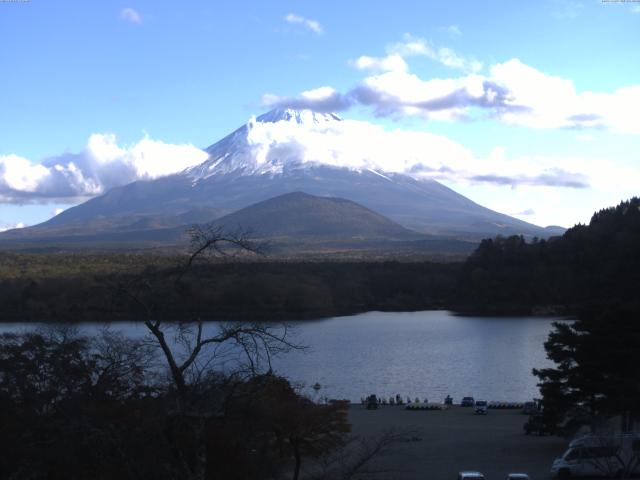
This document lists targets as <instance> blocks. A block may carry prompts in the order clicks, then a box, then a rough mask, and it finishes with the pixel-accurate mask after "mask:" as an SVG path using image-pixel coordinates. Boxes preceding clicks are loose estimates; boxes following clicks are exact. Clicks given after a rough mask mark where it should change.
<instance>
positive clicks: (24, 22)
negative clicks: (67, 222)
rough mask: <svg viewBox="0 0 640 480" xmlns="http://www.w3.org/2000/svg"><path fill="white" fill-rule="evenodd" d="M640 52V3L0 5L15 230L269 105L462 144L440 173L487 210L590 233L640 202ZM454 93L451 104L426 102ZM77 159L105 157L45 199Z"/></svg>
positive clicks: (4, 153)
mask: <svg viewBox="0 0 640 480" xmlns="http://www.w3.org/2000/svg"><path fill="white" fill-rule="evenodd" d="M639 44H640V3H634V2H601V1H577V0H541V1H537V2H475V1H468V2H465V1H461V2H415V1H408V2H402V1H394V2H388V1H385V2H383V1H368V2H331V1H325V2H305V1H300V0H297V1H269V2H261V1H249V2H243V3H238V2H205V1H201V2H200V1H189V2H158V1H157V0H156V1H129V0H126V1H123V2H115V1H108V0H103V1H100V2H82V1H74V2H70V1H56V2H46V1H43V0H31V1H25V2H22V1H17V2H2V1H0V65H1V66H2V69H1V74H0V229H1V228H8V227H11V226H15V225H18V224H27V225H30V224H34V223H38V222H40V221H43V220H46V219H47V218H49V217H50V216H51V215H52V214H54V213H55V212H56V211H58V210H59V209H61V208H67V207H68V206H70V205H72V204H75V203H77V202H78V201H81V200H82V199H85V198H88V197H89V196H91V195H94V194H98V193H101V192H102V191H104V190H105V189H106V188H108V187H109V186H112V185H114V184H116V183H117V178H116V177H118V175H114V174H103V173H101V174H100V175H101V176H94V177H92V176H91V175H94V174H95V171H96V168H97V167H96V166H95V165H96V162H97V163H98V164H99V165H100V168H103V167H104V165H106V164H107V163H109V162H115V161H116V160H117V161H120V157H121V156H126V157H127V160H126V161H127V162H136V161H137V160H135V159H136V158H139V157H136V154H135V153H131V152H137V151H143V150H144V149H145V148H149V149H151V151H153V152H161V153H157V159H156V157H151V156H150V155H151V154H150V153H148V151H147V150H145V151H146V152H147V153H146V157H145V158H147V162H148V161H149V160H148V159H150V158H153V159H155V160H153V161H154V162H156V163H154V164H153V165H146V164H145V165H144V166H142V167H141V166H140V165H138V164H136V168H135V172H136V173H135V175H137V177H135V176H134V177H135V178H154V177H156V176H158V175H161V174H165V173H170V172H171V171H177V170H179V169H181V168H184V166H185V165H188V164H189V162H196V161H198V159H199V156H198V154H197V153H195V152H193V151H191V150H189V148H188V146H189V145H192V146H195V147H206V146H208V145H210V144H211V143H213V142H215V141H217V140H219V139H220V138H222V137H223V136H224V135H226V134H227V133H229V132H230V131H232V130H233V129H235V128H237V127H238V126H239V125H241V124H243V123H244V122H246V121H247V119H248V118H249V117H250V116H251V115H254V114H260V113H261V112H264V111H266V110H268V109H269V108H270V107H271V106H287V105H291V104H293V105H297V104H299V103H300V102H301V101H303V102H307V103H308V104H309V106H311V107H312V108H317V109H320V110H323V109H327V108H329V107H331V106H333V105H334V103H332V102H333V100H332V101H331V102H330V101H329V100H331V99H339V102H338V103H337V104H336V105H338V106H339V107H340V109H341V110H342V111H341V112H340V115H341V116H342V117H344V118H347V119H354V120H359V121H362V122H369V123H374V124H376V125H380V126H382V127H384V128H385V129H386V130H388V131H398V130H400V131H412V132H428V133H431V134H435V135H438V136H439V137H441V138H442V137H444V138H446V139H448V140H450V141H451V142H453V143H455V145H456V146H460V147H462V148H464V149H465V153H464V155H462V157H464V158H463V159H461V160H460V161H459V162H454V163H455V168H454V170H455V171H456V173H455V174H450V175H443V176H441V177H438V178H437V179H439V180H441V181H443V182H444V183H446V184H447V185H448V186H450V187H452V188H454V189H455V190H457V191H459V192H461V193H463V194H464V195H467V196H468V197H470V198H471V199H473V200H475V201H477V202H479V203H481V204H483V205H486V206H488V207H490V208H494V209H496V210H499V211H501V212H504V213H508V214H512V215H516V216H518V217H519V218H522V219H524V220H527V221H531V222H534V223H538V224H541V225H547V224H562V225H564V226H570V225H572V224H573V223H576V222H578V221H582V222H585V221H588V219H589V217H590V214H591V213H592V212H593V210H595V209H598V208H603V207H606V206H609V205H612V204H615V203H617V202H619V201H620V200H622V199H624V198H628V197H629V196H631V195H634V194H638V193H640V192H638V188H637V187H636V186H637V185H640V174H639V172H640V158H639V156H640V155H639V153H638V152H640V130H639V127H638V125H640V116H639V114H638V110H639V108H637V107H638V106H639V105H640V49H638V48H637V47H638V45H639ZM398 58H399V59H400V60H398ZM385 59H387V60H385ZM389 59H390V60H389ZM385 62H386V63H385ZM394 62H395V63H394ZM434 79H440V80H442V82H441V83H442V85H441V84H435V83H434V82H433V80H434ZM487 82H488V83H487ZM481 84H482V85H487V84H491V85H494V84H495V85H498V86H500V88H504V89H505V91H508V92H511V94H512V95H511V97H509V98H511V100H509V99H508V102H507V103H508V105H507V104H499V103H496V101H494V97H495V91H494V90H495V89H494V90H490V91H489V90H487V91H483V92H480V93H478V92H476V90H477V88H480V87H479V85H481ZM320 87H325V90H321V91H319V90H317V89H319V88H320ZM365 87H366V88H365ZM487 88H488V87H487ZM329 89H330V90H329ZM412 89H415V91H413V90H412ZM621 89H622V90H621ZM305 91H306V92H315V93H314V94H313V95H311V97H310V96H309V95H307V96H305V95H303V94H302V92H305ZM363 91H365V93H366V94H367V95H366V96H364V95H363V94H362V92H363ZM440 91H442V92H441V93H442V95H441V96H440V97H438V95H439V93H438V92H440ZM454 91H455V92H457V93H456V98H455V99H454V100H455V102H459V103H456V105H453V106H451V108H449V107H447V108H441V107H437V109H435V110H434V108H433V107H432V106H427V107H424V105H427V104H428V105H432V104H433V102H442V101H444V100H445V99H446V100H447V101H451V100H452V96H451V95H448V93H451V92H454ZM434 92H435V93H434ZM460 92H462V96H463V97H464V98H459V97H460V95H459V94H460ZM514 92H515V93H514ZM567 92H569V93H567ZM488 93H490V94H493V96H491V97H490V99H491V102H493V103H491V104H488V103H487V98H489V97H487V94H488ZM573 94H575V98H573V97H572V95H573ZM331 95H332V96H331ZM329 96H330V98H329ZM567 97H571V101H569V100H568V99H567ZM365 98H366V100H364V99H365ZM465 99H466V100H465ZM430 102H431V103H430ZM465 102H466V103H465ZM481 102H484V103H481ZM440 104H441V103H438V105H440ZM516 104H517V105H516ZM305 105H306V103H305ZM415 105H420V107H416V106H415ZM505 105H506V107H505ZM514 105H516V106H518V107H522V109H521V110H518V111H516V110H515V109H513V110H510V109H511V108H512V107H513V106H514ZM609 105H614V106H615V107H611V108H610V107H609ZM556 106H557V109H556ZM507 107H508V108H507ZM524 109H526V113H522V111H523V110H524ZM556 110H557V111H556ZM569 118H571V119H575V121H573V120H571V122H570V121H569V120H567V119H569ZM572 122H573V123H572ZM96 135H102V136H98V137H97V136H96ZM145 139H147V143H145V144H144V145H141V144H140V142H141V141H144V140H145ZM96 145H98V146H96ZM420 145H422V143H420ZM136 148H137V150H136ZM407 148H408V149H409V148H411V145H408V146H407ZM96 152H102V153H99V154H98V153H96ZM104 152H107V153H104ZM171 152H173V153H176V152H179V155H181V156H182V157H183V160H182V161H178V160H176V161H175V165H172V156H171V154H170V153H171ZM70 154H78V155H80V156H82V155H85V156H87V155H89V156H91V155H93V157H96V158H97V157H100V155H103V157H100V158H99V159H98V160H95V158H94V160H92V161H86V162H84V163H83V161H82V160H77V161H75V164H76V165H78V166H79V168H80V170H82V169H83V168H85V169H86V171H85V170H82V171H81V173H82V175H83V176H82V182H84V183H83V184H82V185H84V186H83V187H82V189H80V190H78V189H77V188H76V187H77V185H78V183H77V182H79V181H78V180H77V178H76V183H74V184H73V188H71V187H69V185H62V186H61V185H59V184H58V183H56V185H55V188H54V187H53V186H51V185H50V182H49V183H47V184H46V188H45V187H44V186H43V185H45V183H44V180H42V179H43V178H45V177H47V175H48V173H47V171H46V169H53V168H55V165H58V164H60V165H63V166H64V168H67V166H68V165H69V162H70V161H71V160H70V158H76V157H71V156H70ZM438 155H441V156H442V157H443V158H448V156H447V155H448V154H447V152H440V151H439V150H434V152H433V157H434V158H433V162H435V163H434V165H438V166H439V168H441V167H443V166H446V165H444V163H443V162H442V161H441V159H439V158H435V157H438ZM119 156H120V157H119ZM142 156H144V155H142ZM93 157H92V158H93ZM105 158H106V160H105ZM47 159H48V160H47ZM114 159H116V160H114ZM132 159H133V160H132ZM43 161H44V164H43V165H44V166H42V167H41V168H40V169H37V168H35V169H34V168H32V166H38V165H40V164H41V162H43ZM123 161H124V160H123ZM421 161H423V163H428V162H429V161H431V159H429V158H426V159H423V160H421ZM92 162H93V163H92ZM158 162H164V163H165V165H163V166H162V167H159V166H158V165H157V163H158ZM184 162H187V163H184ZM437 162H440V163H437ZM83 165H84V166H83ZM106 168H107V167H104V169H106ZM65 171H66V170H65ZM101 171H102V170H101ZM76 173H77V172H76ZM95 175H97V174H95ZM105 175H107V176H108V177H109V178H110V179H111V180H110V181H109V182H107V181H105V180H104V176H105ZM47 178H48V177H47ZM114 178H115V179H114ZM135 178H129V177H127V176H126V175H125V176H122V179H135ZM114 182H116V183H114ZM89 183H90V185H91V187H90V188H89V187H86V184H89ZM567 185H571V186H567Z"/></svg>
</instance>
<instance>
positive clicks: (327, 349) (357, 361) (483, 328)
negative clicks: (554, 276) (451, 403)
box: [0, 311, 559, 401]
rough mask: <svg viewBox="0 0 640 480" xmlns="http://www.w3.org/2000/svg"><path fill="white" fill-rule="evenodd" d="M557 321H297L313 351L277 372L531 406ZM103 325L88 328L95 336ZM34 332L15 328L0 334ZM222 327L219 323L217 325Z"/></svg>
mask: <svg viewBox="0 0 640 480" xmlns="http://www.w3.org/2000/svg"><path fill="white" fill-rule="evenodd" d="M554 320H559V319H557V318H544V319H541V318H532V317H520V318H504V317H501V318H492V317H456V316H454V315H452V314H450V313H449V312H446V311H428V312H409V313H407V312H403V313H397V312H369V313H365V314H361V315H355V316H351V317H335V318H329V319H323V320H316V321H301V322H297V323H296V324H295V325H296V328H295V333H294V335H295V337H294V341H295V342H297V343H299V344H303V345H307V346H309V349H307V350H306V351H305V352H292V353H290V354H288V355H286V356H284V357H281V358H278V359H276V360H275V361H274V370H275V371H276V372H278V373H281V374H283V375H285V376H287V377H288V378H290V379H291V380H292V381H293V382H295V383H298V384H300V385H302V387H303V388H304V391H305V392H306V393H308V394H309V395H311V396H313V395H316V392H315V391H314V390H313V389H312V388H311V386H312V385H313V384H315V383H316V382H318V383H319V384H320V385H321V387H322V388H321V389H320V390H319V392H318V393H317V395H319V396H321V397H325V396H326V397H329V398H348V399H351V400H359V399H360V397H362V396H364V395H368V394H370V393H376V394H378V395H382V396H384V397H389V396H391V395H395V394H396V393H399V394H401V395H402V396H403V397H405V398H406V397H407V396H410V397H411V398H415V397H420V399H424V398H425V397H426V398H428V399H429V401H442V400H443V399H444V397H445V396H446V395H447V394H449V395H451V396H452V397H453V398H454V400H459V399H460V397H462V396H465V395H471V396H474V397H475V398H476V399H478V398H482V399H486V400H505V401H525V400H528V399H531V398H533V397H536V396H538V395H539V392H538V388H537V387H536V378H535V377H534V376H533V375H532V374H531V370H532V368H534V367H536V368H539V367H544V366H547V365H550V362H549V360H547V359H546V356H545V351H544V347H543V343H544V341H545V340H546V338H547V335H548V334H549V331H550V329H551V322H553V321H554ZM102 327H103V326H102V325H101V324H82V325H81V326H80V329H81V331H83V332H88V333H90V332H95V331H97V330H98V329H100V328H102ZM24 328H33V325H31V326H28V325H27V324H20V323H13V324H4V325H0V331H16V330H21V329H24ZM111 328H112V329H114V330H121V331H123V333H125V334H126V335H129V336H135V337H138V336H142V335H145V334H146V331H145V328H144V326H143V325H142V324H141V323H138V322H127V323H114V324H112V325H111ZM209 328H215V322H211V323H210V324H209Z"/></svg>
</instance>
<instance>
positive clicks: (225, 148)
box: [0, 110, 556, 240]
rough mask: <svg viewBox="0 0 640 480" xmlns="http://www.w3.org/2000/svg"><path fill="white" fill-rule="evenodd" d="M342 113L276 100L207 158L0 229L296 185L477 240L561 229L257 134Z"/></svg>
mask: <svg viewBox="0 0 640 480" xmlns="http://www.w3.org/2000/svg"><path fill="white" fill-rule="evenodd" d="M338 122H341V120H340V118H339V117H338V116H337V115H333V114H319V113H314V112H311V111H307V110H273V111H271V112H268V113H266V114H264V115H262V116H260V117H258V118H257V119H252V120H251V121H250V122H249V123H248V124H246V125H243V126H242V127H240V128H239V129H237V130H236V131H234V132H233V133H231V134H230V135H228V136H227V137H225V138H223V139H222V140H220V141H219V142H216V143H214V144H213V145H211V146H210V147H208V148H207V149H206V151H207V152H208V153H209V158H208V160H207V161H205V162H204V163H202V164H201V165H198V166H196V167H192V168H190V169H187V170H185V171H184V172H182V173H179V174H175V175H171V176H168V177H164V178H159V179H156V180H153V181H139V182H134V183H131V184H129V185H125V186H122V187H118V188H114V189H112V190H110V191H109V192H107V193H105V194H104V195H102V196H100V197H96V198H93V199H91V200H89V201H87V202H85V203H83V204H81V205H78V206H76V207H74V208H70V209H68V210H66V211H64V212H62V213H61V214H60V215H58V216H56V217H54V218H52V219H51V220H49V221H48V222H44V223H43V224H40V225H37V226H35V227H31V228H27V229H23V230H22V231H20V232H19V233H17V232H15V231H14V232H9V233H5V234H4V235H0V238H3V237H4V238H8V237H14V238H15V237H16V236H17V237H25V238H26V237H33V236H45V235H46V236H50V235H75V234H84V233H86V232H87V231H90V232H93V233H100V232H124V231H128V230H129V231H130V230H136V229H137V227H136V225H137V224H146V225H152V224H154V223H155V224H156V225H157V227H158V228H165V227H171V226H176V225H180V224H181V222H180V219H181V218H183V217H184V216H185V215H186V216H189V215H190V213H189V212H205V214H203V215H200V216H199V217H198V216H197V215H191V216H192V217H193V220H194V221H198V222H204V221H208V220H212V219H214V218H216V217H220V216H222V215H225V214H229V213H232V212H235V211H237V210H239V209H241V208H244V207H246V206H248V205H252V204H255V203H258V202H261V201H263V200H266V199H269V198H273V197H277V196H280V195H283V194H286V193H291V192H305V193H307V194H310V195H316V196H321V197H339V198H344V199H348V200H351V201H353V202H356V203H359V204H361V205H363V206H364V207H366V208H368V209H370V210H373V211H375V212H377V213H378V214H380V215H384V216H386V217H388V218H389V219H391V220H393V221H395V222H397V223H399V224H400V225H402V226H404V227H406V228H410V229H412V230H416V231H419V232H421V233H427V234H432V235H442V236H449V237H451V236H455V237H459V238H464V239H475V240H477V239H480V238H484V237H493V236H495V235H512V234H523V235H525V236H538V237H542V238H544V237H548V236H550V234H552V233H553V234H555V233H556V230H545V229H543V228H541V227H538V226H536V225H532V224H530V223H527V222H523V221H521V220H518V219H515V218H512V217H509V216H507V215H504V214H501V213H498V212H494V211H492V210H489V209H487V208H485V207H482V206H480V205H478V204H476V203H475V202H473V201H471V200H469V199H468V198H466V197H464V196H462V195H460V194H458V193H456V192H455V191H453V190H451V189H450V188H448V187H446V186H444V185H442V184H440V183H438V182H436V181H435V180H417V179H414V178H412V177H410V176H408V175H404V174H398V173H388V172H383V171H377V170H373V169H366V168H354V167H353V166H348V165H352V164H353V163H349V162H350V160H353V159H341V158H337V159H333V160H332V161H334V164H327V163H323V162H321V161H319V160H318V161H310V160H309V159H308V158H302V157H303V156H302V155H298V154H296V152H295V151H287V152H281V151H279V150H278V149H277V148H274V149H271V150H270V151H269V152H267V153H268V154H267V153H265V152H264V151H262V150H260V148H258V147H256V143H255V141H254V140H253V138H252V135H253V133H255V131H256V128H257V126H260V125H267V124H275V126H274V128H280V127H287V128H289V127H291V126H292V125H297V126H299V127H300V128H301V130H300V131H301V132H305V131H307V130H308V131H313V132H315V134H318V132H322V131H323V129H331V128H335V126H336V125H337V124H338ZM328 148H330V146H328ZM397 155H398V156H399V158H401V157H402V155H404V154H403V153H402V152H397ZM196 217H197V218H196Z"/></svg>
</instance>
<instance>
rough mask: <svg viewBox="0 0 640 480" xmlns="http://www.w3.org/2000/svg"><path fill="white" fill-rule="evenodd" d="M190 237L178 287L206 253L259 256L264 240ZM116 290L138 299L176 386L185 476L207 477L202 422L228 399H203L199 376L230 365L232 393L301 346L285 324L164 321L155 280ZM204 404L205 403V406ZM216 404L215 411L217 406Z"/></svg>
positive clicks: (200, 233) (210, 229)
mask: <svg viewBox="0 0 640 480" xmlns="http://www.w3.org/2000/svg"><path fill="white" fill-rule="evenodd" d="M188 233H189V235H190V236H191V253H190V255H189V257H188V259H187V261H186V262H185V264H184V265H183V266H182V267H181V268H179V269H178V270H177V271H175V272H172V274H174V275H176V277H175V283H174V286H175V288H176V290H180V288H181V287H182V285H181V283H182V282H183V280H184V278H185V276H186V275H188V274H189V273H190V272H191V270H192V269H193V268H194V265H195V263H196V261H197V260H198V259H199V258H201V257H204V256H206V255H209V254H213V255H217V256H229V255H239V254H252V255H256V254H261V253H263V252H264V250H265V245H264V244H258V243H255V242H253V241H251V240H249V238H248V233H247V232H245V231H241V230H238V231H237V232H235V233H230V232H227V231H225V230H224V228H222V227H220V226H217V225H208V226H194V227H192V228H191V229H190V230H189V231H188ZM118 289H119V291H120V292H121V293H122V294H124V295H125V296H126V297H128V298H129V299H130V300H131V301H133V302H134V303H136V304H137V305H138V306H139V307H140V308H141V310H142V312H143V315H144V319H143V322H144V325H145V326H146V328H147V330H148V331H149V332H150V334H151V335H152V337H153V338H154V341H155V343H156V344H157V346H158V347H159V348H160V350H161V352H162V356H163V358H164V361H165V362H166V365H167V367H168V370H169V373H170V377H171V380H172V384H173V387H174V388H175V399H176V411H175V419H176V421H177V422H179V423H180V429H181V430H182V431H184V430H185V429H186V430H187V431H188V432H189V435H190V436H191V437H192V442H191V445H192V450H195V451H192V452H189V455H187V454H182V453H181V455H182V456H183V457H184V459H183V460H184V461H183V464H184V470H185V475H186V476H187V477H188V478H191V479H197V480H200V479H203V478H204V476H205V469H206V465H207V461H206V442H205V438H204V437H205V426H206V422H207V420H208V419H209V418H211V417H212V416H213V415H216V414H219V409H221V408H223V406H224V404H225V402H226V401H228V398H227V399H226V400H225V399H223V400H221V401H220V402H218V405H215V406H214V405H212V404H211V402H210V401H208V402H201V401H200V397H201V396H200V395H199V394H198V391H199V388H198V387H199V386H200V384H201V383H202V381H203V378H206V379H207V380H209V381H210V380H211V378H212V377H211V376H210V375H206V373H207V372H211V371H212V370H216V369H218V370H222V369H224V366H225V365H226V364H227V363H228V362H229V359H231V362H232V363H233V368H232V369H231V370H230V371H227V372H226V375H222V376H219V377H217V380H220V379H224V381H223V382H222V383H223V384H221V385H219V386H220V387H221V389H222V390H224V391H225V392H226V396H227V397H229V395H232V393H233V383H234V382H238V381H242V380H245V379H247V378H249V377H251V376H255V375H256V374H258V373H259V372H264V371H271V360H272V358H273V357H274V356H275V355H279V354H282V353H285V352H287V351H289V350H291V349H299V348H301V347H300V346H298V345H295V344H294V343H293V342H291V341H290V340H289V336H290V335H289V333H290V329H289V328H288V327H287V325H286V324H273V323H261V322H226V323H220V324H217V328H215V329H213V330H212V329H210V328H207V326H206V325H205V323H204V322H203V321H202V320H201V319H200V318H196V319H190V320H189V321H183V322H179V323H177V324H176V323H167V322H163V321H162V320H161V318H160V317H159V316H158V313H159V312H158V311H157V300H158V294H156V292H155V291H154V285H153V282H152V281H150V280H149V279H147V278H136V279H134V280H133V281H130V282H128V283H126V284H120V285H119V286H118ZM203 404H204V405H203ZM216 407H217V408H218V410H216Z"/></svg>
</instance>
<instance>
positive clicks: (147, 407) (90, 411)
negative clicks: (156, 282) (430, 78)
mask: <svg viewBox="0 0 640 480" xmlns="http://www.w3.org/2000/svg"><path fill="white" fill-rule="evenodd" d="M156 359H157V356H156V355H155V354H154V352H153V351H151V350H150V349H149V347H148V346H147V345H145V342H144V341H140V340H130V339H125V338H122V337H119V336H117V335H113V334H112V333H110V332H108V331H107V332H105V333H104V334H103V335H101V336H100V337H99V338H95V339H88V338H85V337H81V336H78V335H75V334H72V333H70V332H45V333H30V334H23V335H15V334H4V335H2V336H0V422H1V423H0V424H1V425H2V428H1V429H0V449H1V451H2V455H0V477H1V478H8V479H10V478H13V479H30V478H48V479H58V478H60V479H62V478H64V479H85V478H92V479H119V480H125V479H143V478H154V479H172V478H180V479H186V478H197V477H196V476H199V478H203V479H204V478H207V479H217V478H225V479H228V478H232V479H234V478H235V479H253V478H298V475H299V473H300V469H301V467H302V465H303V459H312V458H318V457H321V456H323V455H326V454H328V453H330V452H333V451H335V450H336V449H338V448H339V447H341V446H343V445H344V444H345V442H346V440H347V434H348V432H349V425H348V423H347V421H346V405H345V404H343V403H340V402H337V403H333V404H329V405H317V404H315V403H313V402H311V401H310V400H308V399H306V398H304V397H301V396H300V395H298V394H297V393H296V392H295V391H294V389H293V388H292V387H291V386H290V385H289V383H288V382H287V381H286V380H285V379H282V378H279V377H276V376H274V375H272V374H270V373H266V374H263V375H255V376H253V377H251V378H246V379H241V378H238V377H235V378H234V377H229V376H225V375H223V374H222V373H220V372H211V371H209V372H207V373H206V374H205V373H203V375H202V376H201V378H200V379H199V381H198V383H197V384H196V383H191V382H189V385H188V387H189V394H188V395H186V397H185V396H184V395H181V394H178V392H177V391H176V388H175V386H174V384H173V382H172V381H167V380H166V376H163V375H161V374H160V372H159V371H157V370H154V368H152V366H153V361H154V360H156ZM185 398H187V399H188V401H189V409H188V410H187V409H186V408H187V406H186V405H182V406H180V404H179V401H184V400H185ZM180 408H182V410H180ZM195 427H197V428H198V429H202V432H201V433H200V431H199V430H196V428H195ZM201 455H204V459H205V462H204V464H203V465H202V467H201V468H202V470H199V469H198V468H199V465H200V459H199V458H198V456H201Z"/></svg>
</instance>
